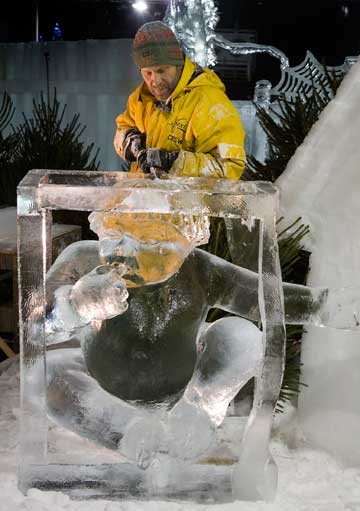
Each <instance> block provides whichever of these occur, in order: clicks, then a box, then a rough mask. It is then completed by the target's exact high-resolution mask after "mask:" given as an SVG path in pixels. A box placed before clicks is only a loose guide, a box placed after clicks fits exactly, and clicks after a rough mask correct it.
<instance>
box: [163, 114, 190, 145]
mask: <svg viewBox="0 0 360 511" xmlns="http://www.w3.org/2000/svg"><path fill="white" fill-rule="evenodd" d="M187 125H188V120H187V119H175V121H172V122H170V134H169V135H168V137H167V138H168V140H170V141H171V142H173V143H174V144H176V145H177V146H180V147H181V146H182V142H183V139H184V136H185V133H186V128H187Z"/></svg>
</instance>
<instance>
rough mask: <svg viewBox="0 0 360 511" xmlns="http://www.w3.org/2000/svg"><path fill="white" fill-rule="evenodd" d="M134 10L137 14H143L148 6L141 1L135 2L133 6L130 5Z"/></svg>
mask: <svg viewBox="0 0 360 511" xmlns="http://www.w3.org/2000/svg"><path fill="white" fill-rule="evenodd" d="M132 6H133V7H134V9H135V10H136V11H139V12H144V11H146V9H147V8H148V5H147V3H146V2H144V1H143V0H137V1H136V2H135V3H134V4H132Z"/></svg>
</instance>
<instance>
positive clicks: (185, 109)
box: [114, 21, 246, 179]
mask: <svg viewBox="0 0 360 511" xmlns="http://www.w3.org/2000/svg"><path fill="white" fill-rule="evenodd" d="M133 57H134V60H135V63H136V65H137V66H138V68H139V69H140V71H141V75H142V77H143V80H144V82H143V83H142V84H141V85H140V86H139V87H138V88H137V89H136V90H135V91H134V92H133V93H132V94H131V96H130V97H129V100H128V104H127V109H126V111H125V112H124V113H123V114H121V115H119V116H118V117H117V119H116V124H117V130H116V134H115V140H114V145H115V150H116V152H117V153H118V154H119V156H121V157H122V158H124V159H125V160H127V161H129V162H132V165H131V171H132V172H145V173H148V172H150V171H151V169H155V170H156V172H157V173H159V171H160V172H167V173H169V174H171V175H176V176H186V177H194V176H202V177H217V178H228V179H239V178H240V176H241V174H242V172H243V170H244V167H245V162H246V158H245V151H244V138H245V133H244V129H243V127H242V124H241V120H240V117H239V114H238V112H237V111H236V109H235V107H234V106H233V105H232V103H231V102H230V100H229V98H228V97H227V96H226V94H225V87H224V84H223V83H222V82H221V80H220V79H219V78H218V76H217V75H216V74H215V73H214V72H213V71H211V70H209V69H206V68H205V69H204V68H201V67H200V66H198V65H197V64H195V63H194V62H192V61H191V60H190V59H189V58H188V57H187V56H185V55H184V53H183V52H182V50H181V48H180V46H179V42H178V41H177V39H176V37H175V35H174V33H173V32H172V31H171V30H170V28H169V27H168V26H167V25H165V24H164V23H162V22H160V21H155V22H151V23H146V24H145V25H143V26H142V27H141V28H140V29H139V30H138V32H137V34H136V35H135V39H134V51H133Z"/></svg>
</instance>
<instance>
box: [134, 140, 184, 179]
mask: <svg viewBox="0 0 360 511" xmlns="http://www.w3.org/2000/svg"><path fill="white" fill-rule="evenodd" d="M178 156H179V153H178V151H165V150H164V149H156V148H153V147H152V148H150V149H143V150H142V151H140V152H139V154H138V158H137V162H138V165H139V167H140V168H141V170H142V171H143V172H144V173H145V174H148V173H149V172H150V169H151V167H154V168H157V169H160V170H163V171H165V172H169V170H170V169H171V167H172V164H173V163H174V161H175V160H176V158H177V157H178Z"/></svg>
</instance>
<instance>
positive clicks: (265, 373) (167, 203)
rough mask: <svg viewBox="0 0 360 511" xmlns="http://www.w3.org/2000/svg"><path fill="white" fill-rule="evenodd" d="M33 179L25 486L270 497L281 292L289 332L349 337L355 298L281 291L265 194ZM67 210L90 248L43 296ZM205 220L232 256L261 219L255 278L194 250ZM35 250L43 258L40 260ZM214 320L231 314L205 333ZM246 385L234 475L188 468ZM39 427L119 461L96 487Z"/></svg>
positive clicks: (271, 197) (24, 202) (72, 252)
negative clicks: (56, 427) (58, 461)
mask: <svg viewBox="0 0 360 511" xmlns="http://www.w3.org/2000/svg"><path fill="white" fill-rule="evenodd" d="M43 174H44V175H43ZM43 174H42V173H41V171H33V172H32V173H30V174H29V175H28V176H27V177H26V178H25V180H24V181H23V182H22V184H21V186H20V188H19V191H20V200H19V229H20V230H19V234H20V238H19V239H20V242H19V243H20V247H19V248H20V264H21V280H20V282H21V300H22V317H21V327H22V342H23V379H22V409H23V415H22V432H23V436H22V440H21V442H22V449H21V456H22V464H21V466H20V484H21V487H22V488H23V489H26V488H27V487H29V486H30V485H35V486H36V485H39V484H40V485H44V484H45V485H46V484H47V485H48V486H49V485H50V481H51V478H53V479H52V480H54V479H55V480H56V481H58V480H59V477H60V480H63V481H64V482H66V485H67V487H68V488H71V486H72V485H74V484H75V483H76V481H79V480H80V483H82V484H85V483H84V481H87V483H86V484H88V483H89V480H92V481H96V482H94V484H95V485H98V486H99V484H100V483H99V481H100V480H101V481H102V483H101V484H105V483H104V481H105V482H106V484H107V485H108V486H107V487H106V485H105V487H106V488H107V490H109V488H110V490H111V491H110V493H114V492H115V493H116V492H117V494H119V493H120V494H122V495H124V494H125V495H131V494H132V495H149V494H150V495H155V496H158V497H159V496H167V497H169V496H171V497H175V496H181V497H182V498H185V497H187V498H200V497H201V498H213V499H215V500H220V501H221V500H224V499H226V498H229V496H228V494H229V493H230V494H232V497H233V498H242V499H259V498H262V499H271V498H273V497H274V495H275V490H276V481H277V469H276V466H275V464H274V462H273V461H272V457H271V455H270V453H269V447H268V445H269V437H270V430H271V425H272V418H273V411H274V407H275V404H276V399H277V397H278V394H279V390H280V385H281V378H282V371H283V361H284V339H285V336H284V323H283V319H284V318H283V296H282V290H284V302H285V310H286V321H287V322H288V323H296V324H299V323H302V324H307V323H313V324H318V325H328V326H335V327H338V328H343V327H357V326H358V324H357V322H356V321H355V319H354V317H356V316H354V313H355V315H357V314H358V308H359V303H358V299H357V294H356V293H352V292H351V291H350V290H348V291H345V292H344V293H343V295H342V296H341V299H342V304H341V306H340V305H339V294H338V292H337V291H331V290H329V289H327V288H319V289H311V288H307V287H304V286H295V285H292V284H285V285H284V287H282V285H281V279H280V273H279V263H278V257H277V243H276V236H275V212H276V190H275V189H274V188H273V187H272V186H271V185H270V184H266V183H248V184H244V183H239V182H231V181H229V182H223V181H221V180H207V179H199V178H198V179H189V180H185V179H174V180H172V179H165V180H159V179H155V180H152V179H151V178H150V177H147V178H144V177H143V176H141V175H140V176H130V177H129V176H128V175H126V174H125V175H121V174H111V173H88V174H87V173H77V175H74V174H71V173H65V172H60V171H58V172H56V171H52V172H51V171H46V172H45V171H44V172H43ZM94 174H95V175H94ZM65 192H66V193H65ZM69 203H70V204H71V206H72V207H77V208H78V209H90V210H93V213H91V215H90V220H91V226H92V228H93V229H94V230H95V231H96V232H97V234H98V236H99V241H84V242H79V243H75V244H73V245H71V246H70V247H68V248H67V249H65V250H64V252H63V253H62V254H61V255H60V256H59V257H58V259H57V260H56V262H55V263H54V265H53V266H52V267H51V269H50V270H49V271H48V273H47V277H46V286H44V281H43V280H42V279H44V277H45V268H46V261H47V258H48V253H47V247H48V245H47V240H48V239H49V238H48V236H47V235H46V234H47V231H48V227H49V225H50V224H49V220H50V219H49V215H50V208H51V207H52V208H60V209H61V208H63V207H65V206H67V207H69ZM36 208H38V209H36ZM214 214H216V215H219V216H223V217H225V218H226V223H227V227H228V229H229V242H230V245H231V251H232V252H233V254H236V229H234V227H235V226H236V224H237V222H240V223H244V222H245V223H246V224H247V225H248V227H249V229H250V230H251V229H252V227H253V225H254V219H255V218H258V219H259V221H260V225H259V229H258V231H257V232H258V238H259V239H258V242H259V243H258V246H259V258H258V268H259V273H257V272H252V271H250V270H247V269H244V268H241V267H239V266H237V265H236V264H232V263H229V262H227V261H225V260H223V259H220V258H218V257H216V256H214V255H211V254H209V253H208V252H205V251H203V250H201V249H199V248H196V247H197V246H198V245H201V244H203V243H204V242H206V240H207V239H208V233H209V229H208V226H209V222H208V216H211V215H214ZM34 226H35V227H36V229H37V230H36V229H34ZM50 239H51V238H50ZM35 248H37V250H38V251H39V249H42V254H40V252H38V254H37V258H35V255H36V250H35ZM29 251H30V253H31V254H32V256H33V258H32V260H31V265H30V262H29ZM41 261H42V262H41ZM45 288H46V292H47V300H46V308H45V301H44V292H45ZM334 305H336V307H334ZM214 307H216V308H220V309H222V310H224V311H226V312H229V313H231V314H233V315H235V316H231V317H224V318H222V319H220V320H218V321H215V322H214V323H211V324H208V323H206V318H207V313H208V311H209V310H210V309H211V308H214ZM260 321H261V325H262V331H261V330H260V329H259V327H258V326H257V325H258V324H259V322H260ZM44 330H45V331H46V333H47V342H48V343H57V342H59V341H61V342H63V341H74V340H78V341H79V342H80V344H81V347H80V348H71V349H69V348H66V349H56V350H53V351H49V352H47V353H45V352H44V350H45V336H44ZM45 366H46V371H45ZM251 377H255V378H256V382H257V383H256V390H255V398H254V406H253V409H252V412H251V415H250V417H249V420H248V424H247V428H246V432H245V435H244V437H243V440H242V443H241V444H240V445H239V446H238V447H237V455H238V459H237V461H236V462H233V465H231V466H230V468H229V467H222V468H221V467H217V466H211V464H210V465H209V464H206V463H205V464H204V462H201V463H200V464H199V461H201V460H204V459H206V454H207V453H208V452H209V448H210V447H211V445H212V443H213V441H214V436H215V435H216V431H217V429H218V428H219V426H220V425H221V424H222V423H223V421H224V418H225V415H226V411H227V407H228V404H229V403H230V401H231V400H232V399H233V398H234V396H235V395H236V394H237V393H238V391H239V389H240V388H241V387H242V386H243V385H244V384H245V383H246V382H247V381H248V380H249V379H250V378H251ZM46 414H48V415H49V416H50V417H51V418H52V419H53V420H54V421H55V422H56V423H58V424H60V425H62V426H64V427H66V428H67V429H69V430H71V431H73V432H75V433H77V434H79V435H81V436H83V437H86V438H88V439H90V440H92V441H95V442H97V443H98V444H101V445H103V446H105V447H108V448H110V449H112V450H114V451H116V452H118V453H119V455H123V456H125V457H126V459H127V460H128V462H129V463H127V464H125V465H124V464H121V463H120V464H119V466H117V465H116V464H115V465H111V467H110V468H109V467H107V466H106V467H105V466H103V465H101V466H99V467H96V468H94V469H93V471H92V472H91V475H89V473H84V467H81V470H80V476H78V475H77V476H74V472H75V473H76V469H74V467H72V466H71V467H67V466H66V465H64V464H63V465H54V464H51V463H48V462H47V454H46V449H45V445H46V431H47V425H46ZM29 432H31V435H30V437H29ZM124 467H125V468H124ZM87 470H90V468H88V469H87ZM104 471H105V475H104ZM51 474H52V475H51ZM179 474H181V476H180V475H179ZM129 478H130V479H131V484H130V483H129V482H128V481H129ZM74 479H75V480H76V481H74ZM50 487H51V485H50ZM124 488H125V489H124ZM131 488H132V489H131ZM135 490H136V491H135ZM104 491H105V490H104ZM131 491H132V492H133V493H131ZM149 492H150V493H149Z"/></svg>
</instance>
